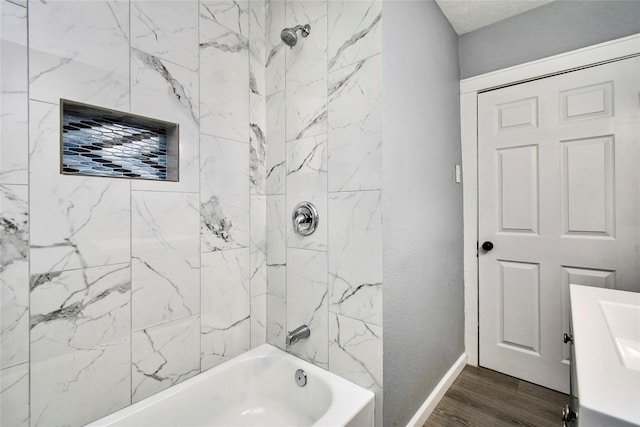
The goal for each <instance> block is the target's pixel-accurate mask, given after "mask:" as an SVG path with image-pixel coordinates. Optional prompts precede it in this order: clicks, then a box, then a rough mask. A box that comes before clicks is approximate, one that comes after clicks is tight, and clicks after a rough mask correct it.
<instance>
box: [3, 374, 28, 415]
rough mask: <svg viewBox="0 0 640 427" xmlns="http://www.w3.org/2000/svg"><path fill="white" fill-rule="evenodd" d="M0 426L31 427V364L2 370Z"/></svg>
mask: <svg viewBox="0 0 640 427" xmlns="http://www.w3.org/2000/svg"><path fill="white" fill-rule="evenodd" d="M0 425H3V426H11V427H29V364H28V363H23V364H21V365H16V366H12V367H11V368H6V369H2V370H0Z"/></svg>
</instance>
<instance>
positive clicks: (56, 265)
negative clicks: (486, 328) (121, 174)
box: [0, 0, 382, 426]
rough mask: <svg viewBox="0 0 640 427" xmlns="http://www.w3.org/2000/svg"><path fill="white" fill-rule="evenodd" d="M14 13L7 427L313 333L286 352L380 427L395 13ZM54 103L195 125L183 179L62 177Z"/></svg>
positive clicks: (63, 6) (351, 8) (99, 9)
mask: <svg viewBox="0 0 640 427" xmlns="http://www.w3.org/2000/svg"><path fill="white" fill-rule="evenodd" d="M0 1H1V2H2V9H1V12H2V39H1V43H2V51H1V54H2V58H1V59H2V67H3V69H2V81H1V90H2V116H1V119H2V128H1V129H2V130H1V132H2V135H1V137H2V144H1V145H0V149H1V150H2V157H1V159H2V160H1V162H0V186H1V187H0V189H1V190H2V191H1V194H0V196H1V197H2V205H1V215H2V219H3V221H2V228H1V229H0V230H1V231H0V232H1V233H2V264H1V273H2V274H1V276H0V282H1V284H2V289H1V292H2V312H1V313H2V314H1V317H0V322H1V323H0V325H1V326H2V329H1V331H2V335H1V337H0V338H1V339H2V353H1V355H0V376H1V378H0V379H1V381H0V384H1V385H2V388H1V390H0V405H1V407H2V411H1V413H2V415H1V419H0V424H2V425H4V424H5V423H6V424H7V425H16V426H20V425H32V426H39V425H52V424H65V425H81V424H83V423H86V422H88V421H90V420H92V419H95V418H99V417H101V416H103V415H105V414H107V413H109V412H111V411H114V410H117V409H119V408H121V407H124V406H127V405H129V404H131V403H133V402H136V401H138V400H140V399H143V398H145V397H147V396H149V395H151V394H153V393H156V392H158V391H160V390H163V389H165V388H167V387H170V386H172V385H174V384H176V383H178V382H180V381H182V380H184V379H186V378H189V377H191V376H193V375H195V374H197V373H199V372H201V371H202V370H205V369H208V368H210V367H213V366H216V365H217V364H219V363H222V362H224V361H225V360H227V359H229V358H231V357H233V356H235V355H237V354H239V353H242V352H244V351H246V350H247V349H249V348H251V347H253V346H256V345H260V344H262V343H264V342H265V341H266V342H269V343H272V344H274V345H276V346H278V347H280V348H285V334H286V331H287V330H291V329H293V328H295V327H297V326H299V325H300V324H302V323H307V324H309V325H310V326H311V328H312V337H311V339H309V340H306V341H302V342H300V343H297V344H296V345H294V346H292V347H290V348H289V349H288V350H289V351H291V352H292V353H294V354H296V355H298V356H300V357H303V358H305V359H307V360H310V361H312V362H314V363H316V364H317V365H319V366H322V367H323V368H325V369H329V370H330V371H332V372H335V373H337V374H339V375H341V376H343V377H345V378H347V379H349V380H351V381H353V382H355V383H357V384H360V385H362V386H364V387H367V388H369V389H371V390H373V391H374V392H376V394H377V424H378V425H380V420H381V418H380V414H381V412H382V401H381V390H382V269H381V262H382V260H381V244H382V236H381V225H380V222H381V212H380V189H381V152H380V148H381V141H382V130H381V128H380V123H381V117H380V114H381V111H380V96H381V86H382V81H381V79H382V64H381V41H380V26H381V4H380V0H376V1H369V0H364V1H340V0H336V1H326V0H323V1H298V0H293V1H291V0H290V1H280V0H265V1H263V0H255V1H254V0H251V1H249V0H236V1H232V0H221V1H207V0H200V1H196V0H182V1H178V0H173V1H138V0H96V1H92V2H84V1H70V2H58V1H52V2H38V1H35V0H34V1H27V0H0ZM305 23H309V24H310V25H311V27H312V29H311V35H310V36H309V37H308V38H305V39H302V38H301V39H300V41H299V43H298V45H297V46H296V47H295V48H293V49H289V48H288V47H286V46H284V44H283V43H282V42H281V41H280V37H279V33H280V31H281V30H282V28H284V27H285V26H293V25H296V24H305ZM96 45H99V46H100V49H96ZM27 46H28V48H27ZM60 98H67V99H71V100H75V101H79V102H86V103H90V104H94V105H99V106H103V107H107V108H113V109H118V110H123V111H130V112H132V113H136V114H141V115H148V116H152V117H155V118H158V119H162V120H168V121H175V122H178V123H180V141H181V142H180V144H181V145H180V146H181V151H180V181H179V182H177V183H158V182H147V181H139V180H133V181H129V180H121V179H120V180H118V179H108V178H96V177H70V176H61V175H59V173H58V164H57V161H56V160H55V159H57V156H58V155H59V154H58V153H59V152H58V117H59V107H58V105H59V99H60ZM52 159H54V160H53V161H52ZM302 200H309V201H311V202H313V203H314V204H315V205H316V206H317V207H318V209H319V211H320V217H321V221H320V227H319V228H318V230H317V231H316V233H315V234H314V235H312V236H310V237H307V238H301V237H300V236H298V235H296V234H294V233H293V230H292V227H291V223H290V215H291V209H292V207H293V206H294V205H295V204H297V203H298V202H299V201H302ZM96 402H99V403H96ZM68 407H74V408H80V409H78V410H77V411H76V410H74V411H68V410H66V409H65V408H68Z"/></svg>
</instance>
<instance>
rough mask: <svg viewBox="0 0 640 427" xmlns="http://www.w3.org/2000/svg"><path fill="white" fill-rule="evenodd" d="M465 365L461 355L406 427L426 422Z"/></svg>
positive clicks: (465, 357)
mask: <svg viewBox="0 0 640 427" xmlns="http://www.w3.org/2000/svg"><path fill="white" fill-rule="evenodd" d="M466 364H467V354H466V353H462V355H461V356H460V357H459V358H458V360H456V362H455V363H454V364H453V365H452V366H451V368H449V370H448V371H447V373H446V374H445V375H444V377H442V379H441V380H440V382H439V383H438V385H437V386H436V387H435V388H434V389H433V391H432V392H431V394H430V395H429V397H427V399H426V400H425V401H424V403H423V404H422V405H421V406H420V408H419V409H418V411H417V412H416V413H415V415H414V416H413V418H411V420H410V421H409V423H407V427H422V426H423V425H424V423H426V422H427V419H428V418H429V415H431V413H432V412H433V410H434V409H436V406H438V403H440V400H441V399H442V398H443V397H444V395H445V393H446V392H447V390H449V387H451V384H453V382H454V381H455V380H456V378H458V375H460V372H462V370H463V369H464V367H465V366H466Z"/></svg>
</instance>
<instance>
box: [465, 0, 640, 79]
mask: <svg viewBox="0 0 640 427" xmlns="http://www.w3.org/2000/svg"><path fill="white" fill-rule="evenodd" d="M638 32H640V1H638V0H628V1H594V0H558V1H555V2H553V3H550V4H548V5H545V6H542V7H540V8H537V9H533V10H531V11H529V12H525V13H523V14H521V15H517V16H514V17H512V18H509V19H506V20H504V21H501V22H498V23H495V24H493V25H490V26H488V27H484V28H481V29H479V30H476V31H472V32H470V33H467V34H463V35H462V36H460V40H459V43H460V51H459V52H460V74H461V78H467V77H471V76H475V75H479V74H483V73H487V72H490V71H495V70H499V69H501V68H505V67H510V66H512V65H516V64H521V63H524V62H528V61H533V60H536V59H540V58H544V57H547V56H551V55H556V54H559V53H562V52H567V51H570V50H574V49H579V48H582V47H586V46H590V45H593V44H597V43H602V42H605V41H608V40H614V39H617V38H620V37H625V36H628V35H631V34H635V33H638Z"/></svg>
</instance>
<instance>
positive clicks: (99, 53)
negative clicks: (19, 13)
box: [29, 0, 129, 110]
mask: <svg viewBox="0 0 640 427" xmlns="http://www.w3.org/2000/svg"><path fill="white" fill-rule="evenodd" d="M29 82H30V85H29V97H30V98H31V99H36V100H40V101H46V102H51V103H57V102H58V100H59V99H60V98H65V99H72V100H74V101H78V102H86V103H89V104H93V105H99V106H101V107H107V108H114V109H117V110H127V109H128V108H129V1H127V0H96V1H47V2H43V1H30V2H29Z"/></svg>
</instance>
